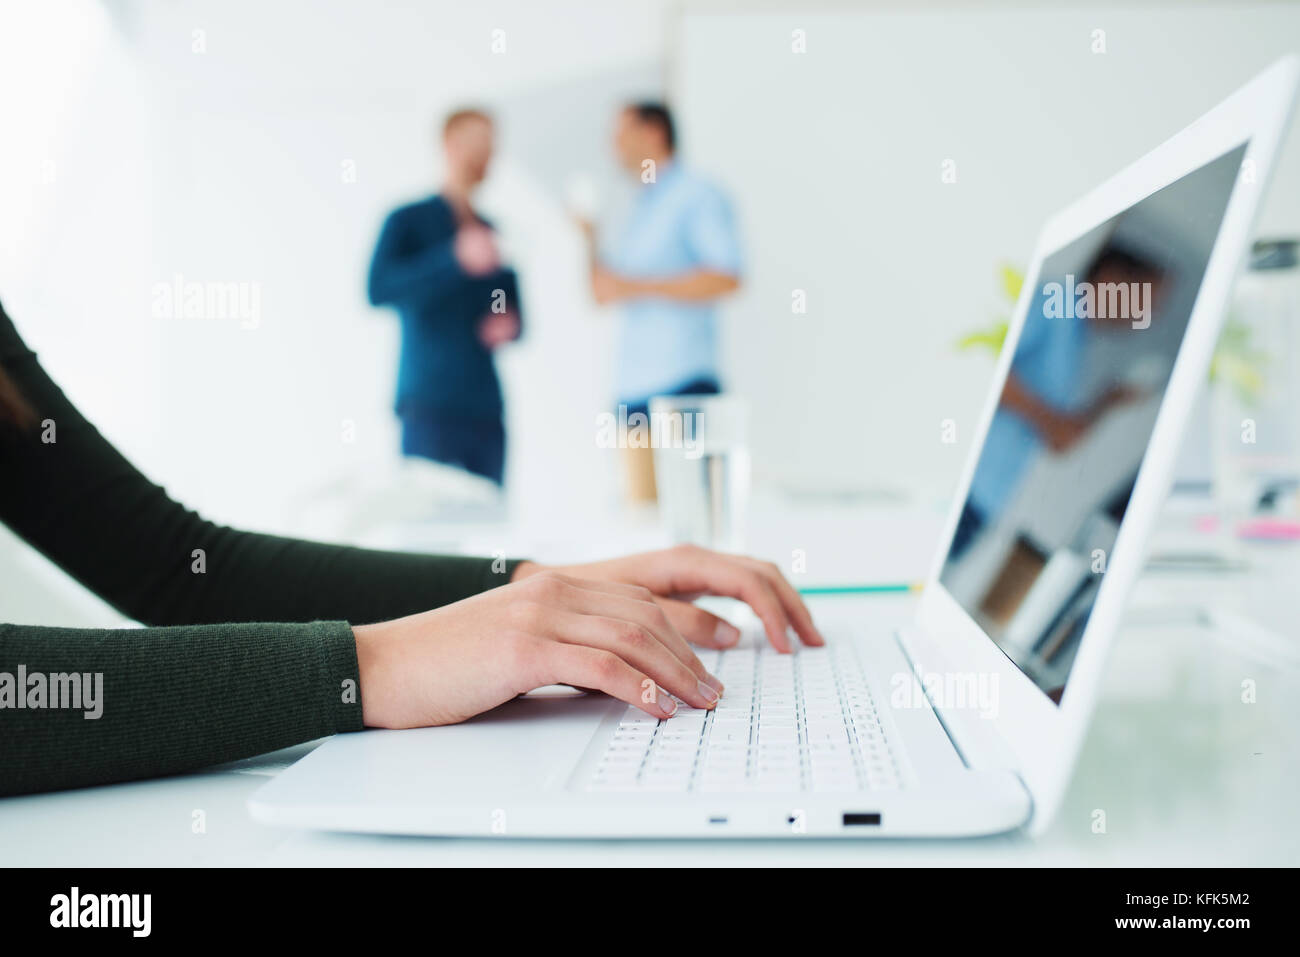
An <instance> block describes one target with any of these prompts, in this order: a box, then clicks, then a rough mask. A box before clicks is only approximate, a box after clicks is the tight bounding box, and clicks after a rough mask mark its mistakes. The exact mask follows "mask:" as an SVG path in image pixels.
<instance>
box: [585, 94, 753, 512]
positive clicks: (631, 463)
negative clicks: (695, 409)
mask: <svg viewBox="0 0 1300 957" xmlns="http://www.w3.org/2000/svg"><path fill="white" fill-rule="evenodd" d="M614 151H615V153H616V155H617V157H618V161H619V163H620V165H622V166H623V167H624V169H626V170H627V171H628V172H629V173H631V174H632V175H633V176H635V177H636V178H637V180H638V182H639V183H640V187H639V195H638V196H637V198H636V202H635V203H634V205H633V207H632V210H631V212H630V215H629V216H628V218H627V220H626V222H624V223H623V224H622V225H621V226H620V227H619V228H618V229H617V230H616V231H615V233H614V235H613V236H612V237H611V239H612V241H611V242H609V243H602V244H601V245H600V247H599V249H597V246H596V244H595V241H594V235H593V233H592V230H591V227H590V226H589V225H588V226H587V227H586V228H587V231H588V237H589V239H590V240H591V241H592V257H591V292H592V295H593V296H594V297H595V299H596V301H597V302H599V303H601V304H610V303H618V304H620V305H621V306H622V322H621V328H620V330H619V346H618V356H617V359H616V363H615V387H616V389H617V393H618V404H619V405H624V406H626V407H627V415H628V417H629V419H630V417H631V416H632V415H634V414H635V413H637V412H641V413H647V414H648V409H649V402H650V399H651V397H652V396H656V395H710V394H714V393H717V392H718V391H719V389H720V384H719V378H718V364H719V363H718V342H717V320H716V313H717V301H718V300H719V299H721V298H722V297H723V296H726V295H727V294H729V293H732V292H734V291H735V290H736V289H738V288H739V286H740V243H739V240H738V238H737V235H736V226H735V222H734V219H733V217H732V213H731V207H730V204H729V202H728V200H727V198H726V196H725V195H724V194H723V193H722V192H721V191H720V190H718V189H717V188H716V187H714V186H713V185H712V184H711V183H709V182H707V181H706V180H704V179H702V178H701V177H699V176H697V175H696V174H695V173H693V172H692V171H691V170H690V169H688V168H686V167H684V166H683V165H682V163H681V161H680V160H678V158H677V137H676V131H675V128H674V125H673V118H672V114H671V113H670V112H669V110H668V108H667V107H666V106H664V105H663V104H662V103H636V104H632V105H629V106H627V107H624V109H623V110H622V111H621V112H620V113H619V115H618V119H617V122H616V124H615V129H614ZM626 467H627V468H626V472H627V491H628V497H629V498H630V499H631V500H632V501H635V502H647V501H654V500H655V498H656V492H655V477H654V454H653V450H651V449H640V448H635V449H634V448H629V449H627V450H626Z"/></svg>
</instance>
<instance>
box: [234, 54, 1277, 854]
mask: <svg viewBox="0 0 1300 957" xmlns="http://www.w3.org/2000/svg"><path fill="white" fill-rule="evenodd" d="M1298 77H1300V60H1298V59H1297V58H1295V57H1288V58H1287V59H1284V60H1282V61H1280V62H1278V63H1277V64H1275V65H1274V66H1273V67H1271V68H1270V69H1269V70H1267V71H1266V72H1264V73H1263V74H1261V75H1260V76H1259V77H1257V78H1256V79H1255V80H1253V81H1252V82H1251V83H1249V84H1248V85H1247V86H1245V87H1244V88H1242V89H1241V90H1239V91H1238V92H1237V93H1235V94H1233V95H1232V96H1231V97H1230V98H1229V99H1227V100H1226V101H1225V102H1224V103H1222V104H1221V105H1220V106H1218V107H1217V108H1216V109H1214V110H1212V111H1211V112H1210V113H1208V114H1206V115H1205V116H1203V117H1202V118H1201V119H1199V120H1198V121H1196V122H1195V123H1193V124H1192V125H1191V126H1189V127H1188V128H1187V129H1185V130H1183V131H1182V132H1181V133H1179V134H1178V135H1177V136H1175V137H1173V138H1172V139H1170V140H1169V141H1168V142H1167V143H1165V144H1164V145H1162V146H1160V147H1159V148H1157V149H1156V150H1154V151H1152V152H1151V153H1149V154H1148V155H1147V156H1144V157H1143V158H1142V159H1140V160H1138V161H1137V162H1136V163H1134V164H1133V165H1132V166H1130V167H1128V168H1127V169H1125V170H1123V171H1122V172H1120V173H1119V174H1118V175H1116V176H1114V177H1113V178H1111V179H1110V180H1108V181H1107V182H1105V183H1103V184H1102V185H1101V186H1099V187H1097V189H1095V190H1093V191H1092V192H1091V193H1089V194H1088V195H1086V196H1085V197H1083V198H1082V199H1080V200H1079V201H1077V202H1075V203H1073V204H1072V205H1070V206H1069V207H1067V208H1066V209H1064V210H1063V211H1061V212H1060V213H1058V214H1057V215H1056V216H1054V217H1052V218H1051V220H1049V221H1048V223H1047V225H1046V226H1045V228H1044V229H1043V232H1042V235H1041V237H1040V238H1039V241H1038V246H1037V249H1036V251H1035V253H1034V259H1033V262H1032V264H1031V266H1030V267H1029V270H1028V272H1027V280H1026V282H1025V286H1024V289H1023V292H1022V294H1021V296H1020V300H1019V303H1018V305H1017V307H1016V314H1015V318H1014V320H1013V321H1012V322H1011V325H1010V328H1009V330H1008V332H1007V337H1006V343H1005V346H1004V348H1003V350H1002V353H1001V357H1000V360H999V363H998V368H997V373H996V376H995V380H994V382H995V387H994V389H993V390H992V394H991V396H990V398H989V401H988V402H987V404H986V407H985V408H984V409H983V411H982V414H980V416H979V417H978V419H976V418H975V417H974V416H973V414H972V418H971V419H970V421H969V422H965V423H960V425H961V427H964V428H966V429H969V430H972V434H974V435H977V436H978V437H979V439H978V441H977V442H975V443H974V448H973V451H972V453H971V456H970V460H969V462H968V463H967V465H966V468H965V471H964V475H963V478H962V480H961V483H960V486H959V488H960V494H959V495H958V496H957V498H956V501H955V503H954V505H953V508H952V512H951V515H950V516H949V520H948V523H947V532H946V534H945V535H944V536H943V539H942V542H943V544H942V547H941V548H940V549H939V554H938V555H937V556H936V557H935V561H934V567H933V571H932V573H931V574H930V577H929V580H928V581H927V583H926V584H925V587H924V590H923V592H922V596H921V599H920V601H919V606H918V611H917V614H916V616H915V620H914V621H913V622H912V623H911V624H909V625H908V626H907V627H905V628H902V629H889V628H882V627H879V626H875V627H873V624H872V622H871V621H863V622H861V623H860V626H858V627H853V628H850V629H845V630H841V631H840V632H838V633H831V634H828V635H827V638H828V646H827V647H826V648H824V649H814V648H802V649H800V650H799V651H798V653H797V654H794V655H778V654H776V653H775V652H773V651H772V650H771V649H770V648H769V647H768V646H767V644H766V642H765V641H764V640H763V639H762V638H761V636H757V637H750V638H747V639H746V643H744V644H743V645H742V647H740V648H737V649H734V650H731V651H727V652H721V653H719V652H709V651H706V652H704V653H703V654H702V656H701V657H702V658H703V660H704V664H705V666H706V667H708V669H709V670H710V671H712V672H713V673H715V674H716V675H718V676H719V677H720V678H721V679H722V680H723V682H724V683H725V685H726V688H727V690H726V694H725V695H724V696H723V699H722V701H721V702H720V703H719V705H718V707H717V708H716V709H715V710H713V711H708V712H705V711H696V710H693V709H690V708H688V707H685V706H683V707H681V708H680V709H679V711H678V713H677V715H675V716H674V717H672V718H670V719H667V720H664V721H656V720H655V719H653V718H651V717H649V716H647V715H646V714H645V713H644V712H641V711H639V710H637V709H633V708H629V707H628V706H626V705H625V704H623V703H621V702H618V701H614V700H613V699H610V698H606V697H604V696H599V695H586V696H583V697H578V698H559V699H557V698H533V697H525V698H521V699H516V700H515V701H512V702H510V703H508V704H506V705H503V706H501V707H499V708H497V709H495V710H493V711H491V712H489V713H487V714H484V715H480V716H479V717H477V718H475V719H473V720H471V721H468V722H465V723H463V724H460V725H455V726H452V727H444V728H428V729H421V730H413V731H368V732H365V733H360V734H341V735H337V736H335V737H334V738H332V739H331V740H329V741H328V742H326V743H325V744H324V745H322V746H321V747H319V748H317V749H316V750H315V751H313V752H312V753H311V754H309V755H308V756H307V757H305V758H303V759H302V760H301V761H299V762H298V763H297V764H295V765H294V766H293V767H291V768H289V769H288V770H286V771H285V772H284V773H282V774H280V775H279V776H278V777H276V778H275V779H274V780H273V781H271V782H270V783H268V784H267V785H266V786H264V787H263V788H262V789H261V790H259V791H258V792H257V793H256V794H255V795H254V796H253V798H252V799H251V801H250V802H249V807H250V809H251V811H252V813H253V816H254V817H256V818H257V819H258V820H261V821H264V822H267V823H270V824H277V825H288V826H293V827H304V828H320V829H327V830H345V831H364V832H382V833H392V834H428V835H464V836H470V835H500V836H517V837H710V838H717V837H769V836H770V837H780V836H786V837H803V836H808V837H813V836H845V837H873V836H880V835H893V836H954V835H975V834H991V833H996V832H1002V831H1008V830H1012V829H1017V828H1022V827H1023V828H1028V829H1029V830H1030V831H1033V832H1037V831H1039V830H1041V829H1042V828H1044V827H1045V826H1046V825H1047V824H1048V822H1049V821H1050V820H1051V817H1052V815H1053V813H1054V811H1055V809H1056V807H1057V805H1058V803H1059V802H1060V800H1061V797H1062V794H1063V792H1064V790H1065V788H1066V785H1067V784H1068V782H1069V779H1070V774H1071V770H1072V767H1073V765H1074V762H1075V758H1076V755H1077V752H1078V750H1079V746H1080V744H1081V741H1082V738H1083V735H1084V731H1085V729H1086V727H1087V724H1088V719H1089V717H1090V713H1091V710H1092V707H1093V702H1094V700H1095V699H1096V696H1097V690H1098V682H1099V680H1100V678H1101V674H1102V666H1103V661H1104V659H1105V656H1106V650H1107V646H1108V645H1109V644H1110V641H1111V639H1112V637H1113V636H1114V634H1115V630H1116V625H1117V624H1118V621H1119V616H1120V614H1121V611H1122V609H1123V607H1124V601H1125V597H1126V594H1127V592H1128V591H1129V589H1130V587H1131V586H1132V584H1133V582H1134V580H1135V579H1136V577H1137V576H1138V573H1139V571H1140V570H1141V568H1142V564H1143V561H1144V545H1145V541H1146V539H1147V537H1148V534H1149V531H1150V528H1151V524H1152V522H1153V520H1154V519H1155V517H1156V513H1157V510H1158V509H1159V507H1160V505H1161V502H1162V500H1163V498H1164V495H1165V493H1166V490H1167V487H1168V483H1169V480H1170V474H1171V470H1172V468H1173V464H1174V459H1175V455H1176V453H1177V451H1178V447H1179V440H1180V436H1181V433H1182V430H1183V426H1184V423H1185V421H1186V419H1187V416H1188V411H1189V409H1190V407H1191V405H1192V400H1193V398H1194V397H1195V395H1196V392H1197V390H1198V389H1199V388H1201V386H1202V383H1204V381H1205V379H1206V375H1207V369H1208V366H1209V362H1210V357H1211V354H1212V352H1213V349H1214V346H1215V341H1216V338H1217V335H1218V331H1219V327H1220V320H1221V318H1222V316H1223V312H1224V308H1225V304H1226V303H1227V300H1228V296H1229V292H1230V290H1231V287H1232V283H1233V279H1234V276H1235V274H1236V270H1237V268H1238V265H1239V262H1240V260H1241V258H1242V254H1243V252H1244V251H1245V249H1246V246H1247V243H1248V240H1249V238H1250V236H1251V228H1252V223H1253V221H1254V217H1255V211H1256V207H1257V206H1258V204H1259V199H1260V196H1261V194H1262V192H1263V190H1264V187H1265V185H1266V183H1267V182H1268V179H1269V174H1270V172H1271V169H1272V166H1273V163H1274V158H1275V156H1276V153H1277V150H1278V146H1279V142H1280V139H1281V137H1282V135H1283V132H1284V131H1285V129H1286V123H1287V120H1288V117H1289V113H1290V108H1291V104H1292V100H1293V97H1294V94H1295V89H1296V85H1297V78H1298ZM814 610H815V609H814Z"/></svg>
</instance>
